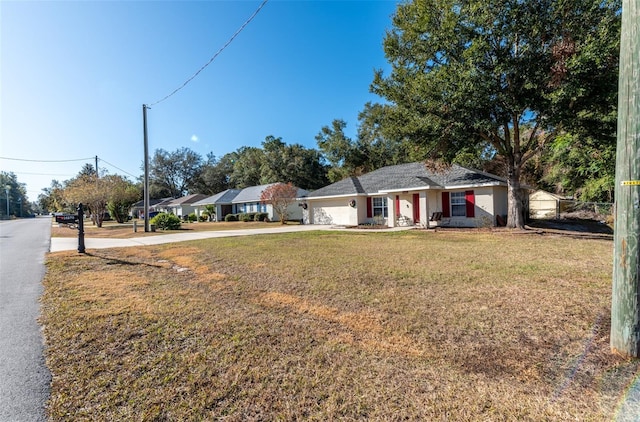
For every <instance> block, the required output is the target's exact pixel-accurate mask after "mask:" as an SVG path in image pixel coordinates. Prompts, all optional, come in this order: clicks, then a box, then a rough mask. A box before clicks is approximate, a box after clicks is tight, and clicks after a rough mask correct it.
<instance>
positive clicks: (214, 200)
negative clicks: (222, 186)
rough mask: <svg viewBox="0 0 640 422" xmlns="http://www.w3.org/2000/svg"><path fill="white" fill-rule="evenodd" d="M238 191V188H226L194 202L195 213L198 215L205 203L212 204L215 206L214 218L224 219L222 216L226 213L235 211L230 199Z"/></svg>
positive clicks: (200, 213)
mask: <svg viewBox="0 0 640 422" xmlns="http://www.w3.org/2000/svg"><path fill="white" fill-rule="evenodd" d="M239 193H240V189H227V190H224V191H222V192H219V193H216V194H215V195H212V196H209V197H207V198H205V199H202V200H200V201H198V202H195V203H194V204H193V206H194V207H195V208H196V209H197V211H196V213H197V214H198V215H199V216H200V215H202V213H203V212H204V211H205V209H206V208H205V207H206V206H207V205H214V206H215V207H216V220H217V221H224V217H225V216H226V215H227V214H235V213H236V210H235V207H234V206H233V203H232V201H233V199H234V198H235V197H236V196H238V194H239Z"/></svg>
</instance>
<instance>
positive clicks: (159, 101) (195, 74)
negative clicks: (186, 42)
mask: <svg viewBox="0 0 640 422" xmlns="http://www.w3.org/2000/svg"><path fill="white" fill-rule="evenodd" d="M268 1H269V0H264V1H263V2H262V3H261V4H260V6H258V8H257V9H256V11H255V12H253V14H252V15H251V16H250V17H249V19H247V20H246V21H245V22H244V23H243V24H242V25H241V26H240V28H239V29H238V30H237V31H236V32H235V33H234V34H233V35H232V36H231V38H229V40H228V41H227V42H226V43H225V44H224V45H223V46H222V48H220V49H219V50H218V51H217V52H216V53H215V54H214V55H213V56H212V57H211V58H210V59H209V61H208V62H207V63H205V64H204V65H203V66H202V67H201V68H200V69H198V71H197V72H196V73H194V74H193V75H192V76H191V77H190V78H189V79H187V80H186V81H184V83H183V84H182V85H180V86H179V87H178V88H176V89H174V90H173V91H172V92H171V93H170V94H168V95H166V96H165V97H164V98H162V99H160V100H158V101H156V102H154V103H152V104H148V105H147V107H148V108H150V107H152V106H155V105H156V104H159V103H161V102H163V101H164V100H166V99H168V98H169V97H171V96H172V95H174V94H175V93H177V92H178V91H180V90H181V89H182V88H184V87H185V86H187V84H188V83H189V82H191V81H192V80H194V79H195V78H196V76H198V75H199V74H200V72H202V71H203V70H204V69H205V68H206V67H207V66H209V65H210V64H211V62H213V61H214V60H215V59H216V57H218V56H219V55H220V53H222V51H223V50H224V49H225V48H227V47H228V46H229V44H231V42H232V41H233V40H234V39H235V38H236V37H237V36H238V35H239V34H240V33H241V32H242V30H243V29H244V28H245V27H246V26H247V25H249V22H251V21H252V20H253V18H255V17H256V15H257V14H258V13H259V12H260V10H261V9H262V8H263V7H264V6H265V4H267V2H268Z"/></svg>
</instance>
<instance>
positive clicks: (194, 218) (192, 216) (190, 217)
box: [187, 212, 198, 223]
mask: <svg viewBox="0 0 640 422" xmlns="http://www.w3.org/2000/svg"><path fill="white" fill-rule="evenodd" d="M187 220H189V222H190V223H193V222H194V221H198V216H197V215H196V213H195V212H192V213H191V214H189V215H188V216H187Z"/></svg>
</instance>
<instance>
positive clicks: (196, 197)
mask: <svg viewBox="0 0 640 422" xmlns="http://www.w3.org/2000/svg"><path fill="white" fill-rule="evenodd" d="M206 197H207V195H204V194H202V193H194V194H193V195H187V196H183V197H182V198H178V199H174V200H173V201H171V202H169V203H168V204H167V206H169V207H175V206H178V205H191V204H193V203H194V202H198V201H200V200H202V199H205V198H206Z"/></svg>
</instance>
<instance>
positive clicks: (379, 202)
mask: <svg viewBox="0 0 640 422" xmlns="http://www.w3.org/2000/svg"><path fill="white" fill-rule="evenodd" d="M373 216H374V217H383V218H387V217H388V216H389V213H388V211H387V198H383V197H374V198H373Z"/></svg>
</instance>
